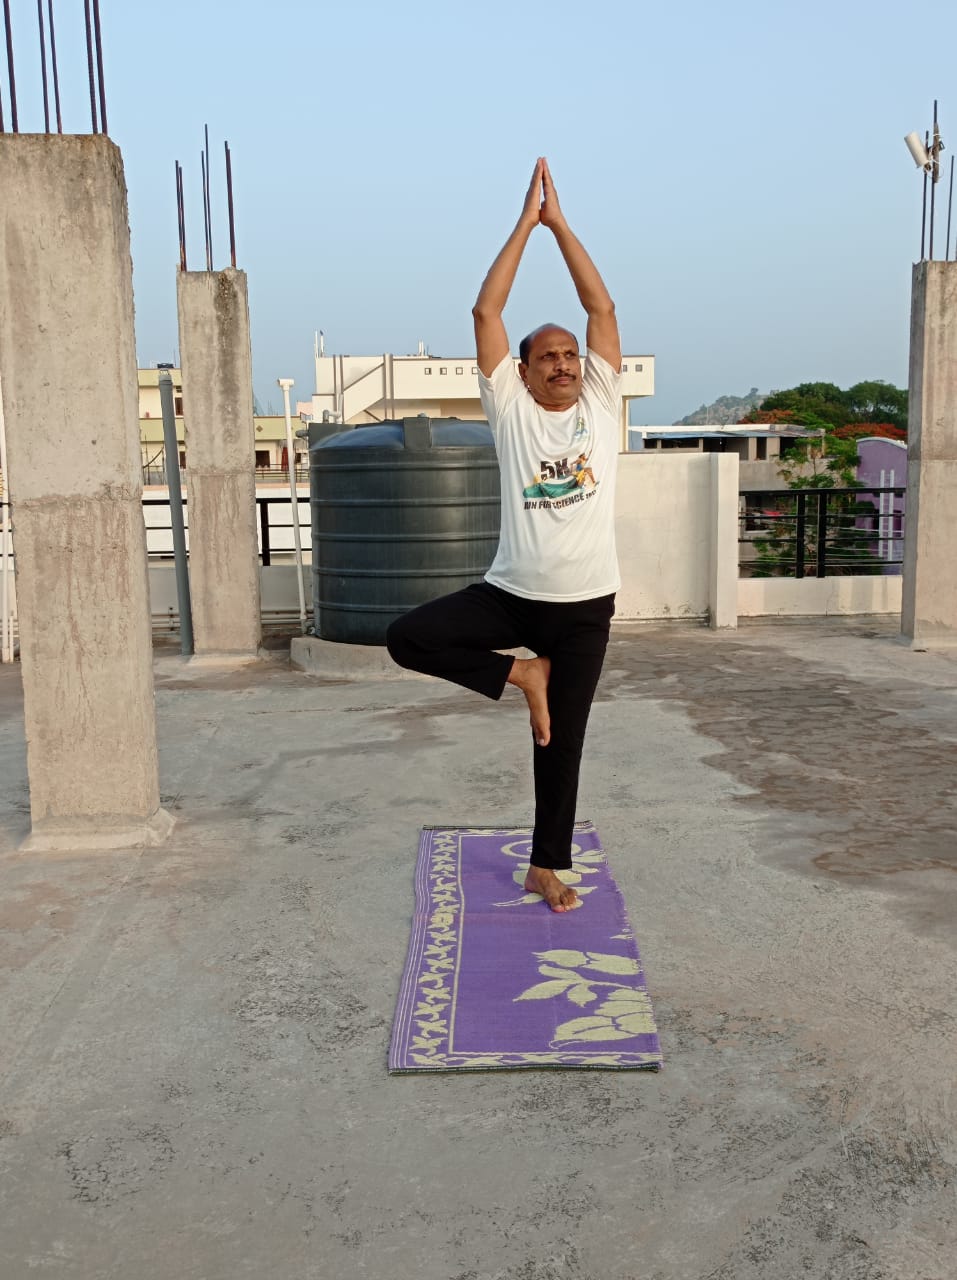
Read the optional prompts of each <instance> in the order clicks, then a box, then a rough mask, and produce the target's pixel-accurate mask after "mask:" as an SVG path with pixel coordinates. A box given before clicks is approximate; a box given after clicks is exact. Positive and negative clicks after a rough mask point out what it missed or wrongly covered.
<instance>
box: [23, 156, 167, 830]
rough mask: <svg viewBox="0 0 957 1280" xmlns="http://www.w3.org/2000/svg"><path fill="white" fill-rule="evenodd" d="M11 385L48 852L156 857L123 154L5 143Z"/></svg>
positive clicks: (38, 775)
mask: <svg viewBox="0 0 957 1280" xmlns="http://www.w3.org/2000/svg"><path fill="white" fill-rule="evenodd" d="M0 368H2V370H3V396H4V409H5V416H6V430H7V451H8V462H9V467H10V498H11V503H12V506H13V522H14V550H15V553H16V568H17V590H18V597H19V615H20V655H21V662H22V674H23V690H24V713H25V719H26V735H27V765H28V775H29V782H30V811H31V817H32V834H31V836H30V838H29V840H28V845H29V846H30V847H31V848H38V849H44V848H47V849H56V848H71V849H72V848H108V847H109V848H115V847H127V846H137V845H144V844H155V843H158V842H159V841H160V840H162V839H163V838H165V836H166V835H167V834H168V832H169V830H170V828H171V826H172V819H171V818H170V817H169V815H168V814H166V812H165V811H164V810H163V809H161V808H160V804H159V777H158V766H157V752H156V720H155V708H154V699H153V671H152V636H151V629H150V603H149V591H148V585H147V568H146V538H145V530H144V525H143V510H142V503H141V496H142V482H141V475H140V459H139V421H138V407H137V383H136V353H135V347H134V341H133V283H132V273H131V264H130V237H129V225H128V215H127V206H126V185H125V181H124V177H123V165H122V160H121V157H120V153H119V150H118V149H117V147H116V146H115V145H114V144H113V143H112V142H110V141H109V139H108V138H106V137H104V136H102V135H100V136H93V137H73V136H69V135H62V136H49V137H47V136H42V135H25V134H20V135H9V134H0Z"/></svg>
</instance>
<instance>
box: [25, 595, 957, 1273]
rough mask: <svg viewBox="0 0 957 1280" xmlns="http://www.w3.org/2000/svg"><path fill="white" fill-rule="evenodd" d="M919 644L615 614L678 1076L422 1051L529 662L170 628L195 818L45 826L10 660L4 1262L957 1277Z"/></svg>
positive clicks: (171, 682)
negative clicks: (419, 882) (148, 827)
mask: <svg viewBox="0 0 957 1280" xmlns="http://www.w3.org/2000/svg"><path fill="white" fill-rule="evenodd" d="M895 632H896V623H895V622H894V621H892V620H886V619H880V620H875V619H864V620H855V621H828V620H817V621H814V622H790V623H773V624H771V623H768V624H755V625H749V626H746V627H744V628H743V629H742V630H739V631H738V632H726V633H711V632H709V631H707V630H705V629H700V628H697V627H690V626H678V625H674V626H644V627H636V626H632V627H622V628H620V629H616V630H615V632H614V633H613V640H612V644H611V648H610V650H609V656H608V661H607V664H606V671H605V675H604V678H603V681H602V685H601V688H600V691H599V697H598V700H597V702H596V705H595V708H594V712H593V718H592V723H591V729H590V738H589V743H588V746H587V748H586V764H585V768H584V776H583V786H582V793H581V801H580V806H579V814H580V816H582V817H589V818H592V819H593V820H594V821H595V823H596V824H597V826H598V829H599V831H600V833H601V835H602V838H603V842H604V845H605V848H606V849H607V851H608V855H609V859H610V861H611V864H612V869H613V871H614V873H615V875H616V877H617V879H618V882H619V884H620V885H621V887H622V890H623V891H624V894H625V898H626V901H627V903H628V906H629V911H630V914H631V918H632V922H633V924H634V926H635V929H636V932H637V934H638V937H639V942H640V945H641V949H642V954H643V957H644V961H645V967H646V971H647V975H648V984H649V989H650V991H651V994H652V998H653V1000H654V1004H655V1009H656V1012H657V1016H658V1021H659V1026H660V1031H661V1037H662V1044H663V1050H664V1054H665V1067H664V1070H663V1071H661V1072H660V1073H659V1074H657V1075H651V1074H642V1073H624V1072H621V1073H599V1072H581V1073H572V1072H565V1073H556V1074H545V1073H537V1072H532V1073H528V1072H514V1073H495V1074H488V1075H440V1076H433V1075H422V1076H418V1077H416V1076H403V1077H396V1078H390V1077H389V1076H388V1075H387V1074H386V1070H385V1062H386V1051H387V1045H388V1038H389V1030H390V1025H391V1019H392V1011H393V1002H394V999H395V995H396V991H397V987H398V982H399V977H400V973H401V969H402V964H403V961H404V958H405V950H406V943H407V939H408V930H409V917H410V911H411V907H412V871H413V864H414V857H415V848H416V840H417V833H418V829H419V827H420V826H422V825H423V824H429V823H462V824H469V825H473V824H474V825H477V824H486V823H495V822H500V821H504V822H509V823H511V822H526V821H527V820H528V817H529V794H530V770H529V759H528V756H529V751H528V745H527V737H528V735H527V728H526V722H525V717H524V715H523V707H522V704H521V700H520V697H519V695H517V694H515V696H514V698H513V697H511V696H510V695H511V694H512V693H513V691H512V690H508V691H507V693H506V698H505V699H504V700H503V703H502V704H499V705H495V704H492V703H487V702H485V701H483V700H481V699H479V698H477V697H474V696H472V695H466V694H464V693H463V694H460V693H459V692H458V691H456V690H454V689H452V688H451V687H447V686H442V685H439V684H435V683H431V682H428V681H425V680H420V679H395V680H384V679H380V678H370V679H365V680H360V681H356V682H352V683H349V682H345V681H338V682H337V681H333V680H323V679H319V678H316V677H312V676H307V675H303V674H302V673H300V672H297V671H294V670H292V669H290V667H289V665H288V661H287V657H286V655H285V654H284V653H283V652H281V651H277V652H274V653H273V654H272V655H271V656H270V658H269V659H267V660H265V661H263V662H261V663H258V664H254V665H252V666H250V667H247V668H245V669H243V670H240V671H232V672H230V671H225V670H223V671H217V670H215V669H208V668H206V669H197V668H190V667H187V666H186V665H185V664H184V663H183V662H182V661H181V660H180V659H179V658H178V657H177V656H176V655H175V653H174V652H172V651H169V650H161V651H158V654H157V661H156V684H157V706H158V722H159V737H160V752H161V770H162V774H161V777H162V787H163V792H164V804H165V805H166V806H167V807H168V808H169V809H170V810H171V811H172V812H174V813H175V814H176V816H177V818H178V824H177V827H176V829H175V831H174V833H173V836H172V839H171V841H170V842H169V844H168V845H167V846H166V847H164V848H162V849H159V850H149V851H142V852H125V853H102V854H99V855H97V856H90V855H83V856H79V855H57V856H38V855H23V854H19V853H17V852H16V849H17V845H18V843H19V841H20V840H21V839H22V838H23V836H25V835H26V833H27V830H28V827H29V818H28V812H29V809H28V794H27V782H26V767H25V759H24V740H23V722H22V711H21V708H22V699H21V693H20V682H19V671H18V669H17V668H15V667H14V668H9V667H8V668H0V924H2V934H0V982H2V994H0V1079H2V1089H0V1215H2V1221H0V1276H2V1277H3V1280H25V1278H26V1277H33V1276H47V1275H49V1276H55V1277H64V1278H70V1280H79V1278H82V1280H93V1278H100V1277H103V1278H105V1277H110V1278H113V1277H117V1278H119V1277H123V1278H124V1280H125V1278H127V1277H129V1278H131V1280H132V1278H135V1280H234V1278H236V1277H257V1278H258V1277H263V1278H265V1277H269V1280H307V1278H309V1280H311V1278H322V1280H339V1277H343V1278H345V1277H373V1278H375V1280H378V1278H379V1277H382V1278H383V1280H385V1278H386V1277H388V1278H389V1280H779V1278H780V1280H795V1278H796V1277H805V1278H809V1280H885V1278H886V1280H953V1278H954V1277H955V1276H957V1207H955V1205H957V1200H955V1169H957V1125H955V1120H957V1106H955V1069H957V876H955V871H957V803H955V800H957V657H955V656H953V655H944V654H935V653H914V652H911V651H910V649H909V648H908V647H906V645H904V644H903V643H902V642H901V641H900V640H899V639H898V638H897V636H896V634H895ZM542 909H543V910H544V908H542ZM585 909H587V904H586V907H585Z"/></svg>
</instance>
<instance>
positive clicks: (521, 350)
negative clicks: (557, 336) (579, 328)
mask: <svg viewBox="0 0 957 1280" xmlns="http://www.w3.org/2000/svg"><path fill="white" fill-rule="evenodd" d="M546 329H560V330H561V331H562V333H568V334H571V336H572V337H573V338H575V335H574V334H573V333H572V331H571V329H566V328H565V326H564V325H563V324H540V325H539V326H538V328H537V329H533V330H532V332H531V333H526V335H525V337H524V338H523V339H522V340H521V342H520V343H519V344H518V358H519V360H521V362H522V364H528V357H529V356H530V355H531V353H532V343H533V342H534V341H535V339H536V338H537V337H538V335H539V334H540V333H544V332H545V330H546ZM575 345H576V346H577V345H578V339H577V338H575Z"/></svg>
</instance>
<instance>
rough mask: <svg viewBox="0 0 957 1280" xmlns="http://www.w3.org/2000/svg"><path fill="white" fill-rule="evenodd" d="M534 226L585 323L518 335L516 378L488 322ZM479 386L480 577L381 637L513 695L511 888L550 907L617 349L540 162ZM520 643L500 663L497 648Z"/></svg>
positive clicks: (494, 289)
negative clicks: (519, 818) (491, 505)
mask: <svg viewBox="0 0 957 1280" xmlns="http://www.w3.org/2000/svg"><path fill="white" fill-rule="evenodd" d="M539 225H541V226H544V227H547V228H548V230H549V231H551V233H552V234H553V235H554V237H555V240H556V242H557V244H558V248H559V250H560V252H561V255H562V257H563V258H564V260H565V265H566V266H567V268H568V271H569V274H570V275H571V277H572V281H573V282H574V285H575V288H576V290H577V292H578V297H579V299H580V301H581V304H582V306H583V307H584V309H585V311H586V313H587V316H588V322H587V328H586V346H587V352H586V357H585V369H584V375H583V374H582V368H581V361H580V357H579V352H578V342H577V340H576V339H575V337H574V335H573V334H572V333H570V332H569V331H568V330H567V329H564V328H561V327H560V326H558V325H553V324H546V325H542V326H541V327H540V328H538V329H535V330H534V331H533V332H532V333H530V334H529V335H528V337H526V338H524V339H523V340H522V343H521V345H520V347H519V361H520V362H519V366H518V372H517V373H516V370H515V367H514V365H513V364H512V360H511V357H510V355H509V344H508V335H507V334H506V331H505V325H504V323H503V320H502V313H503V312H504V310H505V304H506V302H507V301H508V296H509V293H510V292H511V288H512V284H513V282H514V280H515V275H516V272H517V271H518V265H519V263H520V261H521V259H522V254H523V253H524V250H525V246H526V244H527V243H528V238H529V236H530V235H531V234H532V232H533V231H534V230H535V228H536V227H537V226H539ZM472 315H473V317H474V319H475V341H476V347H477V351H478V366H479V375H480V376H479V390H480V394H481V397H482V405H483V407H484V409H485V412H486V414H487V415H488V420H489V424H490V426H491V428H492V433H493V436H494V439H495V448H496V452H497V454H498V459H499V466H500V468H501V473H502V526H501V534H500V538H499V547H498V551H497V553H496V556H495V560H494V561H493V563H492V566H491V568H490V569H489V571H488V573H487V574H486V575H485V581H484V582H481V583H476V584H474V585H473V586H471V587H467V588H466V589H465V590H464V591H458V592H455V593H454V594H453V595H450V596H444V597H442V598H441V599H439V600H433V601H430V602H429V603H428V604H425V605H422V606H421V607H420V608H418V609H413V610H412V611H411V612H410V613H407V614H406V615H405V616H404V617H402V618H400V619H398V621H397V622H395V623H393V624H392V626H391V627H390V628H389V633H388V636H387V644H388V647H389V652H390V654H391V655H392V657H393V658H394V659H395V661H396V662H398V663H399V664H400V665H401V666H404V667H409V668H411V669H412V670H415V671H423V672H425V673H427V674H429V675H435V676H440V677H442V678H444V679H446V680H452V681H454V682H455V683H457V684H460V685H463V686H464V687H465V688H467V689H473V690H475V691H476V692H478V693H483V694H485V695H486V696H487V697H490V698H496V699H497V698H500V697H501V695H502V693H503V691H504V688H505V685H506V684H513V685H515V686H517V687H518V688H519V689H521V690H522V692H523V693H524V695H525V698H526V701H527V703H528V708H529V714H530V718H531V724H532V736H533V739H534V747H533V755H534V769H535V830H534V835H533V837H532V856H531V865H530V866H529V870H528V877H527V879H526V881H525V888H526V889H527V890H529V891H531V892H535V893H540V894H541V895H542V896H543V897H544V899H545V901H546V902H547V903H548V905H549V907H551V909H552V910H553V911H569V910H571V909H572V908H573V907H577V906H581V905H582V903H581V899H580V898H579V897H578V895H577V894H576V892H575V890H574V888H572V887H571V886H570V885H566V884H564V883H563V882H562V880H561V878H560V874H561V872H562V871H566V870H568V869H569V868H570V867H571V845H572V836H573V832H574V823H575V804H576V800H577V796H578V773H579V765H580V762H581V753H582V745H583V743H584V739H585V728H586V725H587V723H588V713H589V711H590V709H591V703H592V698H593V696H594V693H595V688H596V686H597V684H598V678H599V676H600V674H601V667H602V662H603V661H604V656H605V648H606V646H607V643H608V630H609V625H610V623H611V618H612V615H613V613H614V611H615V595H614V593H615V591H616V590H617V589H618V586H619V577H618V561H617V556H616V553H615V536H614V514H615V512H614V508H615V468H616V463H617V453H618V429H619V427H618V424H619V412H620V370H621V344H620V340H619V336H618V324H617V321H616V319H615V307H614V303H613V302H612V300H611V298H610V296H609V294H608V290H607V289H606V288H605V285H604V283H603V282H602V279H601V276H600V275H599V274H598V271H597V269H596V267H595V265H594V263H593V262H592V260H591V258H589V256H588V254H587V253H586V252H585V249H584V248H583V247H582V245H581V243H580V241H579V240H578V239H577V237H576V236H575V235H574V234H573V233H572V231H571V229H570V228H569V226H568V223H567V222H566V221H565V218H564V215H563V214H562V211H561V208H560V206H559V203H558V197H557V196H556V194H555V187H554V184H553V183H552V177H551V174H550V172H549V169H548V164H547V162H546V161H545V159H544V158H541V159H539V160H538V162H537V164H536V165H535V172H534V173H533V175H532V181H531V184H530V185H529V188H528V194H527V195H526V197H525V204H524V207H523V209H522V214H521V217H520V218H519V220H518V223H517V224H516V226H515V230H514V231H513V232H512V234H511V235H510V236H509V238H508V240H507V241H506V242H505V245H504V247H503V249H502V251H501V253H499V255H498V257H497V258H496V259H495V261H494V262H493V263H492V266H491V268H490V270H489V273H488V275H487V276H486V277H485V281H484V283H483V285H482V288H481V290H480V292H479V296H478V299H477V301H476V303H475V306H474V307H473V308H472ZM520 645H521V646H525V647H527V648H529V649H531V650H532V652H533V653H535V654H536V655H538V656H537V657H534V658H527V659H523V658H512V657H509V656H507V655H505V654H501V653H497V652H496V650H498V649H509V648H515V647H518V646H520Z"/></svg>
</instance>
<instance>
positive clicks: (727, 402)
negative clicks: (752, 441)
mask: <svg viewBox="0 0 957 1280" xmlns="http://www.w3.org/2000/svg"><path fill="white" fill-rule="evenodd" d="M765 394H766V393H765V392H761V391H759V390H758V389H757V387H752V388H751V390H750V391H749V392H748V394H747V395H746V396H719V397H718V399H717V400H715V401H714V403H713V404H703V405H702V406H701V408H700V409H695V411H694V413H689V414H688V416H687V417H686V418H679V419H678V421H677V422H676V423H675V426H679V427H700V426H704V425H705V424H707V423H711V424H712V425H720V426H723V427H726V426H728V425H730V424H731V423H733V422H740V421H741V419H742V418H743V417H744V415H745V414H746V413H750V411H751V410H752V409H757V408H759V407H760V405H761V403H762V401H763V400H764V398H765Z"/></svg>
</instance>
